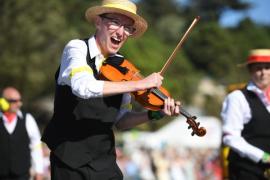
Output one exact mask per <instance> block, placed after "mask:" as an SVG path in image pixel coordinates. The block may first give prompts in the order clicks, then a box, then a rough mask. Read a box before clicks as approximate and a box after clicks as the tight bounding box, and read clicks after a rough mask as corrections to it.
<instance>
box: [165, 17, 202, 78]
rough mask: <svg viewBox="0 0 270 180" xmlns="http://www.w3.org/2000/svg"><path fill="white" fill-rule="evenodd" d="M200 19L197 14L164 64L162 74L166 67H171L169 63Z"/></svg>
mask: <svg viewBox="0 0 270 180" xmlns="http://www.w3.org/2000/svg"><path fill="white" fill-rule="evenodd" d="M199 20H200V16H197V17H196V18H195V19H194V20H193V21H192V23H191V25H190V26H189V28H188V29H187V31H186V32H185V34H184V35H183V37H182V38H181V40H180V41H179V43H178V44H177V46H176V47H175V49H174V50H173V52H172V54H171V55H170V57H169V58H168V60H167V61H166V63H165V64H164V66H163V67H162V69H161V71H160V75H163V74H164V72H165V71H166V69H167V68H168V67H169V65H170V64H171V63H172V61H173V59H174V57H175V55H176V53H177V51H178V50H179V49H180V48H181V47H182V45H183V43H184V42H185V40H186V39H187V36H188V35H189V33H190V32H191V30H192V29H193V27H194V26H195V25H196V24H197V22H198V21H199Z"/></svg>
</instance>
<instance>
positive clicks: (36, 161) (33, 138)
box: [25, 113, 44, 174]
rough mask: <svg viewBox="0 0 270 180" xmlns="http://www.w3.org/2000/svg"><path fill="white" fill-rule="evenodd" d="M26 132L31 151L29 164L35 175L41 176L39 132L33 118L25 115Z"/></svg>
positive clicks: (41, 158)
mask: <svg viewBox="0 0 270 180" xmlns="http://www.w3.org/2000/svg"><path fill="white" fill-rule="evenodd" d="M25 119H26V130H27V133H28V136H29V139H30V145H29V147H30V150H31V163H32V168H33V170H34V172H35V173H38V174H42V173H43V172H44V168H43V165H44V163H43V151H42V144H41V140H40V138H41V136H40V131H39V128H38V126H37V123H36V121H35V119H34V117H33V116H32V115H31V114H29V113H27V114H26V118H25Z"/></svg>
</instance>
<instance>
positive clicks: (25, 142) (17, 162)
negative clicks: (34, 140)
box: [0, 116, 31, 176]
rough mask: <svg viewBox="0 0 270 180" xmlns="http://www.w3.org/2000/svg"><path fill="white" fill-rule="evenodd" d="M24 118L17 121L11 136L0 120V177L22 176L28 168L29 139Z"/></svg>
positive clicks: (0, 119)
mask: <svg viewBox="0 0 270 180" xmlns="http://www.w3.org/2000/svg"><path fill="white" fill-rule="evenodd" d="M24 117H25V116H23V118H19V117H18V120H17V124H16V127H15V129H14V131H13V133H12V134H9V133H8V132H7V130H6V128H5V126H4V124H3V119H2V118H0V176H6V175H8V174H14V175H22V174H25V173H27V172H28V171H29V168H30V162H31V161H30V149H29V143H30V139H29V136H28V134H27V131H26V126H25V118H24Z"/></svg>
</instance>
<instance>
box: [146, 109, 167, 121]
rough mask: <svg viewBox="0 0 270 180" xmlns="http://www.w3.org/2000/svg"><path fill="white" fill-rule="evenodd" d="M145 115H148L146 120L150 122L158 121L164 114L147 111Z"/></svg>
mask: <svg viewBox="0 0 270 180" xmlns="http://www.w3.org/2000/svg"><path fill="white" fill-rule="evenodd" d="M147 115H148V118H149V119H150V120H159V119H162V118H163V117H164V114H163V113H162V112H160V111H151V110H149V111H148V112H147Z"/></svg>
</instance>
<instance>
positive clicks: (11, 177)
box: [0, 173, 30, 180]
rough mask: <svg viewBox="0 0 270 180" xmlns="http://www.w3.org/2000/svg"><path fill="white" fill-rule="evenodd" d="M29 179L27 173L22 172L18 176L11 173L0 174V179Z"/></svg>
mask: <svg viewBox="0 0 270 180" xmlns="http://www.w3.org/2000/svg"><path fill="white" fill-rule="evenodd" d="M29 179H30V175H29V173H26V174H22V175H20V176H17V175H12V174H10V175H8V176H0V180H29Z"/></svg>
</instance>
